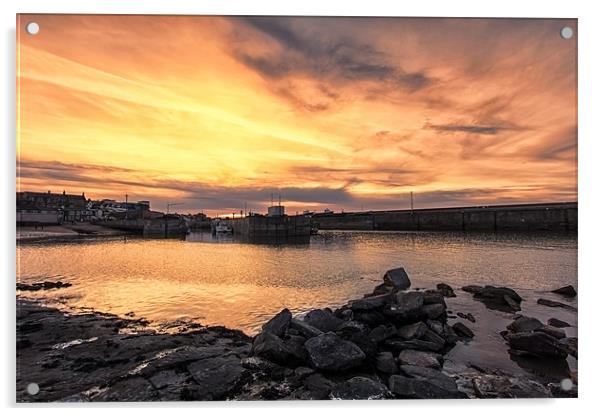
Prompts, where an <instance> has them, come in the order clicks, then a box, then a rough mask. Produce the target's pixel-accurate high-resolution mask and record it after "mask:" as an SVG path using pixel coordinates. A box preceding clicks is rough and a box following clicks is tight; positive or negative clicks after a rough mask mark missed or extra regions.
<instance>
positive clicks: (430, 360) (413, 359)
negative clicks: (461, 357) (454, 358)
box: [399, 350, 442, 370]
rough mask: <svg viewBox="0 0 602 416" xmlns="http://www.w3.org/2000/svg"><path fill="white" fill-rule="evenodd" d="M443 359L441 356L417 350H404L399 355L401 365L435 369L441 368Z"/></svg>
mask: <svg viewBox="0 0 602 416" xmlns="http://www.w3.org/2000/svg"><path fill="white" fill-rule="evenodd" d="M441 361H442V357H441V356H440V355H439V354H435V353H432V352H426V351H417V350H403V351H401V352H400V353H399V363H400V364H401V365H415V366H419V367H428V368H434V369H437V370H438V369H440V368H441Z"/></svg>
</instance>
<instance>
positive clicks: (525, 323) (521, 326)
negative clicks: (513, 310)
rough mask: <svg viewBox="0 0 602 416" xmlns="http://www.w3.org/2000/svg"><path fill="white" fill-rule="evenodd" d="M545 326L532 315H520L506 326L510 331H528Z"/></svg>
mask: <svg viewBox="0 0 602 416" xmlns="http://www.w3.org/2000/svg"><path fill="white" fill-rule="evenodd" d="M541 327H543V324H542V323H541V321H540V320H539V319H537V318H531V317H530V316H522V315H521V316H519V317H518V318H516V319H515V320H514V321H512V322H510V324H509V325H508V326H507V327H506V329H508V331H510V332H515V333H516V332H528V331H535V330H536V329H539V328H541Z"/></svg>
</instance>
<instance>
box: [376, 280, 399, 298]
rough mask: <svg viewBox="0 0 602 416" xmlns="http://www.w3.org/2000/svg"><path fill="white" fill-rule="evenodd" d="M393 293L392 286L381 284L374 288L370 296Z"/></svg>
mask: <svg viewBox="0 0 602 416" xmlns="http://www.w3.org/2000/svg"><path fill="white" fill-rule="evenodd" d="M394 291H395V287H394V286H393V285H389V284H387V283H381V284H380V285H378V286H376V287H375V288H374V290H373V291H372V295H373V296H378V295H388V294H391V293H393V292H394Z"/></svg>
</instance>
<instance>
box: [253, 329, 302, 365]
mask: <svg viewBox="0 0 602 416" xmlns="http://www.w3.org/2000/svg"><path fill="white" fill-rule="evenodd" d="M304 341H305V338H303V337H298V338H291V339H289V340H287V341H285V340H283V339H281V338H279V337H278V336H276V335H274V334H272V333H271V332H262V333H260V334H259V335H257V337H255V340H254V341H253V350H252V353H253V354H254V355H257V356H259V357H262V358H265V359H267V360H270V361H273V362H275V363H278V364H284V365H286V364H290V363H302V362H303V361H304V359H305V351H304V349H303V342H304Z"/></svg>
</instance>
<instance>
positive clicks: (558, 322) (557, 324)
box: [548, 318, 571, 328]
mask: <svg viewBox="0 0 602 416" xmlns="http://www.w3.org/2000/svg"><path fill="white" fill-rule="evenodd" d="M548 325H550V326H553V327H556V328H567V327H569V326H571V324H569V323H567V322H564V321H561V320H560V319H556V318H550V319H548Z"/></svg>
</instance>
